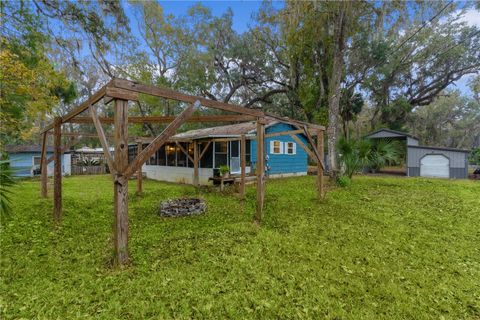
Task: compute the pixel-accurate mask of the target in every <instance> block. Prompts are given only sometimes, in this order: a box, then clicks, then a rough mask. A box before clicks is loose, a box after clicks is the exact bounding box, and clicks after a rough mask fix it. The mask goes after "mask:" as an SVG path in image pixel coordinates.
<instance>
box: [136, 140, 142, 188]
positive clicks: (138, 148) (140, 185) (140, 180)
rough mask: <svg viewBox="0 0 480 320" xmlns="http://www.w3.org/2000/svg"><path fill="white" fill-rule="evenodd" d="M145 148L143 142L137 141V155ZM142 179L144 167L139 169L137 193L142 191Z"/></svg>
mask: <svg viewBox="0 0 480 320" xmlns="http://www.w3.org/2000/svg"><path fill="white" fill-rule="evenodd" d="M142 148H143V143H141V142H139V143H137V155H139V154H140V153H141V152H142ZM142 179H143V174H142V167H141V166H140V168H139V169H138V171H137V194H141V193H142Z"/></svg>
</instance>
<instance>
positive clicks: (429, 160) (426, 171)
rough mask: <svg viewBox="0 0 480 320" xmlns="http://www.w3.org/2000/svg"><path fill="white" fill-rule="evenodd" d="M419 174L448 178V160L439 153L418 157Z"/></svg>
mask: <svg viewBox="0 0 480 320" xmlns="http://www.w3.org/2000/svg"><path fill="white" fill-rule="evenodd" d="M420 176H421V177H434V178H450V160H449V159H448V158H447V157H445V156H444V155H441V154H429V155H426V156H424V157H423V158H422V159H420Z"/></svg>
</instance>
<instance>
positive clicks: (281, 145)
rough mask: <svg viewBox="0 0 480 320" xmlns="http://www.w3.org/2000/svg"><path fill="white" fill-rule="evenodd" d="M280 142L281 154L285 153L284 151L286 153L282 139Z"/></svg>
mask: <svg viewBox="0 0 480 320" xmlns="http://www.w3.org/2000/svg"><path fill="white" fill-rule="evenodd" d="M279 142H280V143H279V145H280V154H283V153H284V152H283V150H284V149H283V143H282V142H281V141H279Z"/></svg>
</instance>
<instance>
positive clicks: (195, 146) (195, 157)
mask: <svg viewBox="0 0 480 320" xmlns="http://www.w3.org/2000/svg"><path fill="white" fill-rule="evenodd" d="M198 165H199V151H198V141H193V185H194V186H195V187H198V185H199V182H200V181H199V180H200V179H199V169H198Z"/></svg>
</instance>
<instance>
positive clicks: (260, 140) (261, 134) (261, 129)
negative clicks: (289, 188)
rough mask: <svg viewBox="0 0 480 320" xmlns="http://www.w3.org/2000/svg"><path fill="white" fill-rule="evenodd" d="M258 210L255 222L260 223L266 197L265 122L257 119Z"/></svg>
mask: <svg viewBox="0 0 480 320" xmlns="http://www.w3.org/2000/svg"><path fill="white" fill-rule="evenodd" d="M256 171H257V211H256V214H255V222H256V223H260V222H261V221H262V216H263V202H264V199H265V123H264V121H263V119H259V120H257V168H256Z"/></svg>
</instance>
